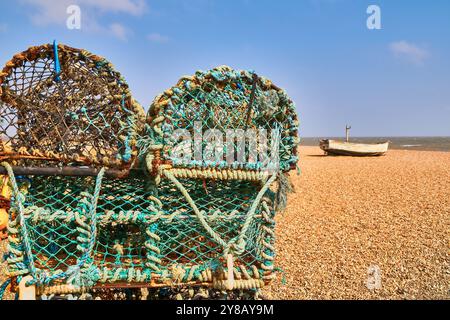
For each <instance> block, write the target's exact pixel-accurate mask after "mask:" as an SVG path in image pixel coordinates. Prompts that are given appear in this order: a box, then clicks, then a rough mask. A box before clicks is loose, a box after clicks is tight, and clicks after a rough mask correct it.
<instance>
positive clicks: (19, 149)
mask: <svg viewBox="0 0 450 320" xmlns="http://www.w3.org/2000/svg"><path fill="white" fill-rule="evenodd" d="M0 98H1V102H0V160H5V159H6V160H9V161H11V162H12V163H13V164H15V165H20V166H36V165H39V166H45V167H49V166H50V167H55V166H61V165H90V166H108V167H110V168H112V167H121V168H122V167H129V166H130V165H131V163H132V161H133V159H134V158H135V156H136V149H135V148H134V143H135V131H136V130H137V127H138V126H139V120H142V119H141V118H142V116H143V115H144V113H143V110H142V108H141V107H140V106H139V105H138V104H137V103H136V102H135V101H134V100H133V99H132V97H131V93H130V91H129V89H128V85H127V84H126V82H125V80H124V79H123V78H122V76H121V75H120V73H118V72H117V71H115V70H114V68H113V66H112V64H111V63H109V62H108V61H107V60H105V59H104V58H102V57H99V56H97V55H94V54H92V53H90V52H88V51H85V50H81V49H75V48H71V47H68V46H65V45H57V44H56V43H55V44H53V45H50V44H47V45H41V46H35V47H31V48H29V49H28V50H26V51H24V52H21V53H18V54H16V55H15V56H14V57H13V58H12V59H11V60H10V61H8V62H7V63H6V65H5V67H4V68H3V70H2V72H0Z"/></svg>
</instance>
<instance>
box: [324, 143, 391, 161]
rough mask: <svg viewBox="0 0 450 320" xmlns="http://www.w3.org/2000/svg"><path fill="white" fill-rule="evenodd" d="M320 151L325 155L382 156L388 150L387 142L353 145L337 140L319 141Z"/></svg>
mask: <svg viewBox="0 0 450 320" xmlns="http://www.w3.org/2000/svg"><path fill="white" fill-rule="evenodd" d="M319 145H320V149H322V150H323V151H324V152H325V154H327V155H343V156H361V157H368V156H382V155H384V154H386V152H387V151H388V148H389V141H385V142H380V143H373V144H372V143H353V142H345V141H338V140H329V139H324V140H320V144H319Z"/></svg>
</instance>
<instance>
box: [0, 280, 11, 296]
mask: <svg viewBox="0 0 450 320" xmlns="http://www.w3.org/2000/svg"><path fill="white" fill-rule="evenodd" d="M10 283H11V279H7V280H6V281H5V282H3V284H2V285H1V286H0V300H3V295H4V294H5V291H6V288H8V286H9V284H10Z"/></svg>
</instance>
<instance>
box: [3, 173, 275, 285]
mask: <svg viewBox="0 0 450 320" xmlns="http://www.w3.org/2000/svg"><path fill="white" fill-rule="evenodd" d="M18 181H19V187H20V188H21V190H22V192H23V193H24V194H25V199H24V205H25V211H24V215H25V222H26V227H27V229H28V232H29V239H28V240H29V241H30V243H31V250H32V257H33V260H34V261H33V262H32V263H34V265H35V267H36V269H37V270H38V274H40V276H42V275H45V277H46V278H47V279H50V278H52V277H53V278H54V279H55V280H53V282H52V284H55V283H58V281H60V279H61V278H60V277H59V276H57V277H56V278H55V277H54V276H55V275H59V274H62V273H64V272H65V273H66V275H65V277H62V278H63V280H67V279H70V277H71V276H72V275H73V274H72V273H71V272H70V271H73V268H72V270H71V267H76V266H77V265H80V261H81V259H82V257H83V255H84V254H85V253H86V248H87V247H88V243H89V241H94V242H95V245H94V246H93V248H92V251H90V252H88V260H87V262H86V263H85V265H84V266H83V267H84V268H86V267H87V266H89V274H90V278H89V279H88V280H90V281H91V282H93V283H95V282H97V281H99V282H102V283H111V282H118V281H123V282H130V283H136V282H149V281H154V283H156V284H167V285H170V284H174V283H179V282H207V281H212V276H213V275H212V273H214V272H220V269H221V267H222V266H223V248H222V247H221V246H220V245H219V244H218V243H217V242H216V241H214V239H211V236H210V235H209V234H208V232H207V231H206V230H205V228H204V227H203V226H202V225H201V224H200V223H199V221H198V219H197V217H196V216H195V214H194V213H193V211H192V208H191V207H190V206H189V205H188V204H187V203H186V201H185V200H184V197H183V195H182V194H180V193H179V192H178V190H176V188H175V187H174V185H173V184H171V183H170V182H168V181H164V182H163V183H161V185H160V186H159V187H158V189H157V190H155V189H153V188H152V187H151V186H150V187H149V185H148V180H146V179H142V178H138V177H135V178H130V179H127V180H111V179H105V180H104V181H103V184H102V192H101V194H100V196H99V198H98V202H97V210H96V213H95V214H96V219H95V220H96V223H95V227H96V229H97V230H96V235H95V237H94V238H91V235H90V234H89V231H90V230H91V227H92V225H91V224H92V220H93V219H92V217H90V216H89V212H90V207H91V201H92V193H93V189H94V183H95V179H93V178H90V177H88V178H80V177H31V178H27V179H25V180H18ZM182 183H183V184H184V185H185V186H186V189H187V190H188V191H189V192H190V193H191V196H192V197H193V198H195V199H199V201H198V202H197V205H198V207H199V208H200V209H201V210H202V211H203V212H204V215H205V217H206V220H207V221H208V224H209V225H210V226H211V227H212V228H213V229H214V230H215V231H216V232H217V233H219V234H220V235H221V236H222V238H223V239H224V240H226V241H229V240H231V239H233V238H235V237H236V236H237V235H238V234H239V231H240V227H241V226H242V224H243V223H244V220H245V217H246V216H245V212H246V211H248V209H249V208H250V206H251V203H252V202H253V201H254V199H255V196H256V194H257V191H258V186H257V185H255V184H254V183H252V182H236V181H224V182H215V183H211V184H209V185H206V186H204V185H203V183H202V182H201V181H196V180H184V181H183V180H182ZM267 201H270V197H268V198H267ZM13 202H14V201H13ZM17 210H18V209H17V208H16V207H15V206H13V208H12V210H11V214H12V216H13V217H14V216H16V217H17V214H18V212H17ZM261 211H262V209H261V208H259V209H258V212H257V214H256V216H255V219H254V220H253V221H252V222H251V226H250V227H249V229H248V232H247V234H246V247H245V252H244V253H243V254H242V255H241V256H239V258H238V259H237V260H236V261H235V265H234V267H235V268H236V271H235V272H236V273H238V274H239V277H243V272H244V273H245V275H246V276H249V277H251V276H256V277H258V278H259V277H262V276H263V273H264V272H263V271H264V269H262V265H270V264H271V263H272V262H271V260H270V258H271V257H272V256H273V252H272V251H271V248H270V247H267V246H264V242H267V243H271V242H272V240H273V239H272V234H266V233H265V232H264V230H263V228H272V227H273V221H272V217H273V212H268V214H269V215H267V214H266V213H264V216H263V214H262V212H261ZM11 222H12V227H13V228H14V226H15V223H17V224H18V223H19V221H17V219H14V218H13V219H12V221H11ZM17 239H18V240H19V241H18V243H17V245H16V244H15V243H14V242H11V244H10V245H11V246H12V249H13V250H11V256H10V257H9V262H10V272H11V273H12V274H15V275H20V274H24V273H27V272H29V270H28V267H27V265H28V264H29V263H30V261H27V259H26V257H24V255H23V254H19V255H18V256H16V255H14V252H23V251H24V248H23V243H22V242H21V241H20V240H22V239H20V236H18V237H17ZM17 257H24V259H23V260H20V259H19V260H20V261H19V262H18V259H17ZM267 257H269V260H268V259H267ZM242 269H244V271H243V270H242ZM85 272H87V271H85ZM208 272H210V273H211V274H210V275H205V273H208ZM255 272H257V273H258V274H253V273H255ZM202 273H203V274H202ZM92 275H93V276H92ZM84 276H87V274H85V275H84ZM43 280H44V281H46V279H45V278H43ZM86 281H87V280H86ZM73 283H76V284H77V285H82V284H83V283H82V282H81V283H80V282H73Z"/></svg>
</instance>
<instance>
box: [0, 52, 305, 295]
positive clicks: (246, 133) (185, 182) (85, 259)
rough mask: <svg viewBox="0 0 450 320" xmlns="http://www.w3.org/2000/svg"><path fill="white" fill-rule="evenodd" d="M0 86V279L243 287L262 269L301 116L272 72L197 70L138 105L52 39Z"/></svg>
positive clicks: (59, 290) (45, 288)
mask: <svg viewBox="0 0 450 320" xmlns="http://www.w3.org/2000/svg"><path fill="white" fill-rule="evenodd" d="M0 88H1V100H2V102H1V104H0V114H1V119H0V138H1V141H0V143H1V144H0V161H1V165H0V174H1V175H3V176H2V182H3V184H4V189H5V191H4V192H3V193H2V198H1V200H2V202H1V203H0V204H3V207H5V208H6V209H8V226H7V235H8V239H7V246H8V252H7V259H6V260H7V264H8V273H9V277H10V279H9V280H8V282H7V283H6V284H5V285H4V286H2V288H6V285H9V286H10V290H12V291H13V292H19V294H20V296H21V297H22V298H33V297H38V296H41V297H42V296H48V295H67V294H83V293H87V292H92V291H93V290H95V289H98V288H113V289H119V290H122V289H123V288H127V289H129V288H142V287H148V288H167V287H172V288H173V287H194V286H200V287H210V288H215V289H220V290H235V289H247V290H250V289H252V290H253V289H258V288H261V287H263V286H264V285H266V284H267V283H268V282H269V281H270V280H271V279H272V278H273V271H274V265H273V261H274V220H273V218H274V215H275V212H276V211H277V209H280V208H282V207H283V205H284V203H285V201H286V192H287V191H288V189H289V182H288V178H287V174H288V171H289V170H291V169H293V168H295V166H296V163H297V156H296V146H297V144H298V140H297V139H298V138H297V131H298V120H297V117H296V113H295V107H294V104H293V103H292V101H291V100H290V99H289V98H288V97H287V95H286V93H285V92H284V91H282V90H281V89H279V88H278V87H276V86H275V85H273V84H272V83H271V82H270V81H269V80H267V79H265V78H263V77H258V76H256V74H254V73H253V72H247V71H234V70H232V69H230V68H228V67H219V68H216V69H213V70H211V71H208V72H197V73H196V74H195V75H194V76H192V77H184V78H182V79H181V80H180V81H179V82H178V84H177V85H175V86H174V87H172V88H171V89H169V90H167V91H165V92H164V93H163V94H161V95H160V96H158V97H157V98H156V99H155V100H154V102H153V104H152V105H151V107H150V110H149V112H148V114H147V116H145V114H144V112H143V109H142V108H141V107H140V105H139V104H137V103H136V102H135V101H134V100H133V98H132V96H131V94H130V92H129V89H128V86H127V84H126V82H125V81H124V79H123V78H122V77H121V76H120V74H119V73H118V72H116V71H115V70H114V68H113V67H112V65H111V64H110V63H109V62H108V61H106V60H105V59H103V58H101V57H99V56H96V55H93V54H91V53H89V52H87V51H84V50H79V49H74V48H71V47H68V46H64V45H57V44H56V43H54V44H53V45H43V46H39V47H32V48H30V49H28V50H27V51H25V52H22V53H20V54H17V55H15V56H14V58H13V59H12V60H11V61H10V62H8V63H7V64H6V67H5V68H4V69H3V71H2V73H1V74H0ZM0 294H1V292H0Z"/></svg>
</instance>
